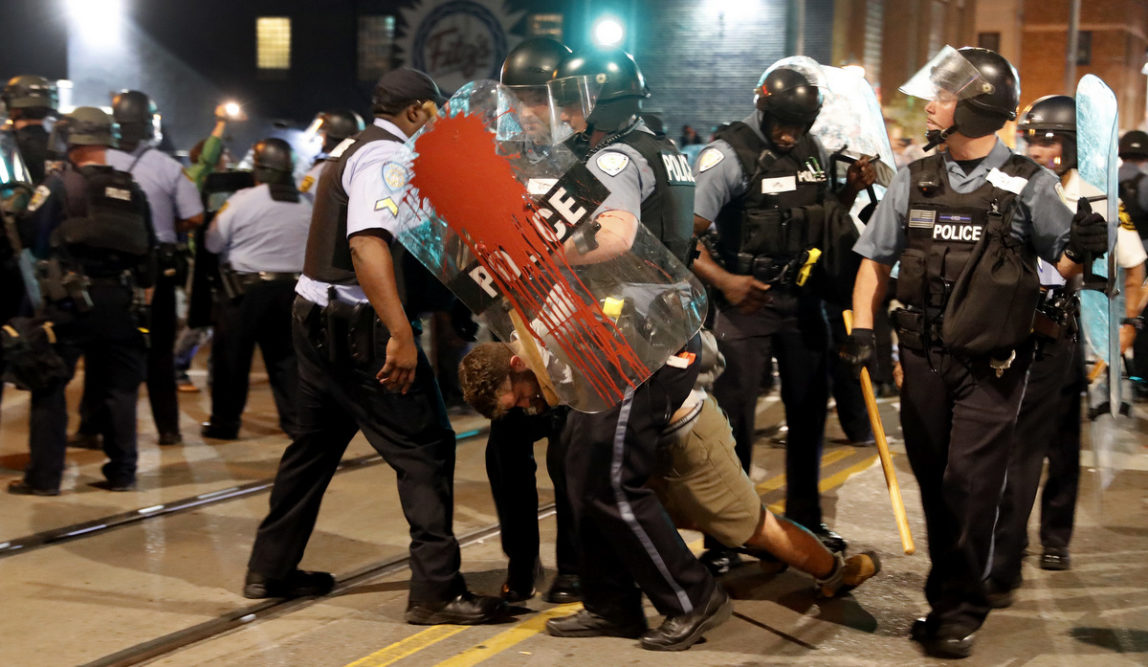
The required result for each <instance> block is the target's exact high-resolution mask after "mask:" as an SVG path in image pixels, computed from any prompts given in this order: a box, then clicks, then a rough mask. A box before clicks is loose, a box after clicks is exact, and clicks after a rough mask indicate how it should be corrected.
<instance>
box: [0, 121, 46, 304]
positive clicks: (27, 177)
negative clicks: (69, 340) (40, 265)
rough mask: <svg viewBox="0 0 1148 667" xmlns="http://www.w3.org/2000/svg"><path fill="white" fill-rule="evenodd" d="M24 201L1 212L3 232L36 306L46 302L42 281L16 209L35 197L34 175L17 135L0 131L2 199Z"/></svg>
mask: <svg viewBox="0 0 1148 667" xmlns="http://www.w3.org/2000/svg"><path fill="white" fill-rule="evenodd" d="M10 198H11V199H12V200H16V201H18V200H21V199H22V201H19V203H15V201H13V204H8V203H5V204H4V205H3V206H2V208H3V210H2V211H0V217H2V220H0V222H2V223H3V230H2V232H3V234H4V235H5V236H6V237H7V241H8V246H9V247H10V248H12V250H13V252H16V253H18V254H17V255H16V263H17V266H18V267H19V269H20V277H21V278H22V282H23V283H24V291H25V293H26V294H27V295H28V301H29V303H31V304H32V306H33V307H35V308H39V307H40V304H41V303H43V299H42V298H41V295H40V284H39V283H38V282H37V281H36V271H35V268H34V267H35V266H36V259H35V257H33V256H32V251H31V250H28V249H26V248H22V245H21V243H20V237H19V232H18V231H17V229H16V220H15V213H14V211H17V210H22V209H23V208H24V207H25V206H26V205H27V204H28V201H29V200H30V199H31V198H32V175H31V174H29V173H28V167H26V166H25V165H24V160H23V158H21V157H20V149H19V147H18V146H17V145H16V137H15V135H13V133H12V132H10V131H8V130H7V129H5V130H2V131H0V199H3V200H6V201H7V200H9V199H10Z"/></svg>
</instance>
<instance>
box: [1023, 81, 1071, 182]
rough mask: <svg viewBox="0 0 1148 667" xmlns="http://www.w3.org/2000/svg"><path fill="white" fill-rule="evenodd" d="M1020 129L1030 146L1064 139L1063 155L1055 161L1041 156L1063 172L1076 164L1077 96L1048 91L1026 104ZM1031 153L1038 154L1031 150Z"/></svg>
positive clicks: (1061, 143)
mask: <svg viewBox="0 0 1148 667" xmlns="http://www.w3.org/2000/svg"><path fill="white" fill-rule="evenodd" d="M1016 129H1017V130H1018V131H1019V132H1021V133H1022V134H1023V135H1024V139H1025V141H1026V142H1027V143H1028V144H1029V146H1030V147H1034V146H1044V145H1049V144H1050V143H1053V142H1059V143H1060V146H1061V155H1060V156H1059V157H1058V158H1055V160H1054V161H1053V162H1052V163H1051V164H1045V163H1044V162H1043V161H1041V160H1038V162H1041V166H1044V167H1048V168H1049V169H1052V170H1053V171H1055V172H1056V173H1057V174H1061V175H1062V174H1064V172H1066V171H1068V170H1069V169H1072V168H1073V167H1075V166H1076V100H1074V99H1072V98H1071V97H1069V96H1067V95H1046V96H1044V97H1042V98H1040V99H1039V100H1037V101H1035V102H1033V103H1032V104H1030V105H1028V107H1026V108H1025V110H1024V111H1023V112H1022V113H1021V115H1020V118H1019V119H1018V120H1017V123H1016ZM1038 152H1039V149H1038ZM1029 157H1034V158H1035V157H1036V156H1035V155H1033V154H1032V153H1030V154H1029Z"/></svg>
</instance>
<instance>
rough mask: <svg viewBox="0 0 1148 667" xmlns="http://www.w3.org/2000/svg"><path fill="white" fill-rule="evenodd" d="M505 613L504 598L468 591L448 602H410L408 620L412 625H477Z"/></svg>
mask: <svg viewBox="0 0 1148 667" xmlns="http://www.w3.org/2000/svg"><path fill="white" fill-rule="evenodd" d="M505 615H506V603H505V602H503V601H502V600H500V599H498V598H495V597H490V596H488V595H475V594H474V593H471V592H470V591H467V592H465V593H462V594H461V595H459V596H458V597H456V598H454V599H453V600H447V601H446V602H410V603H409V604H407V613H406V620H407V623H410V624H411V625H439V624H443V623H449V624H451V625H477V624H479V623H489V622H491V621H496V620H498V619H499V618H502V617H503V616H505Z"/></svg>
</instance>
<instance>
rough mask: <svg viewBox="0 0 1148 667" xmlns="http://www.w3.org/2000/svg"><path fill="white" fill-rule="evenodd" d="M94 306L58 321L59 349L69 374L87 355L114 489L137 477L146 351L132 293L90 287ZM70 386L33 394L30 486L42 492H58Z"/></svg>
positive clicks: (86, 373) (86, 370)
mask: <svg viewBox="0 0 1148 667" xmlns="http://www.w3.org/2000/svg"><path fill="white" fill-rule="evenodd" d="M89 293H90V294H91V297H92V302H93V308H92V310H91V311H90V312H89V313H87V314H85V315H79V316H76V318H75V319H74V320H73V321H70V322H69V321H68V320H67V318H60V319H59V320H57V322H58V324H57V326H56V334H57V336H58V343H57V345H56V350H57V352H58V353H59V354H60V356H61V357H63V359H64V362H65V363H66V364H67V365H68V369H69V375H70V374H71V373H74V372H75V368H76V362H77V361H78V360H79V358H80V356H81V355H83V357H84V376H85V378H91V380H90V381H89V382H88V383H87V389H88V391H89V392H91V393H90V396H89V398H88V401H89V405H90V409H91V410H92V416H93V417H94V420H95V421H94V423H97V424H99V425H100V430H99V431H97V433H99V434H101V435H102V436H103V447H104V453H105V454H107V456H108V459H109V460H108V462H107V463H105V464H104V466H103V473H104V477H106V478H107V479H108V480H109V481H111V482H112V483H114V484H116V485H121V484H130V483H131V482H133V481H135V476H136V404H137V403H138V401H139V386H140V383H141V382H143V378H144V363H145V357H146V351H145V349H144V341H143V337H142V336H141V335H140V333H139V331H137V330H136V325H135V320H134V319H133V317H132V314H131V312H130V310H129V308H130V306H131V300H132V295H131V292H130V291H129V290H127V289H125V288H123V287H104V286H92V287H91V288H89ZM66 386H67V383H66V382H61V383H59V384H58V385H57V386H56V387H54V388H52V389H48V390H43V391H34V392H32V415H31V420H30V423H29V430H28V441H29V448H30V450H31V458H30V460H29V462H28V467H27V468H26V470H25V472H24V481H25V482H26V483H27V484H28V485H29V486H31V487H33V488H36V489H43V490H50V489H58V488H60V478H61V476H62V475H63V472H64V454H65V450H66V448H67V429H68V404H67V401H66V398H65V389H66Z"/></svg>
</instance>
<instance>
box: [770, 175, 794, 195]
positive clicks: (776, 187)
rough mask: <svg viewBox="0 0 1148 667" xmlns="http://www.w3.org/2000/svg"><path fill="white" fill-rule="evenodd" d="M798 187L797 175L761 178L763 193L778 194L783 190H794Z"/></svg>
mask: <svg viewBox="0 0 1148 667" xmlns="http://www.w3.org/2000/svg"><path fill="white" fill-rule="evenodd" d="M796 189H797V177H796V176H778V177H777V178H763V179H761V194H763V195H776V194H780V193H782V192H793V191H794V190H796Z"/></svg>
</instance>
